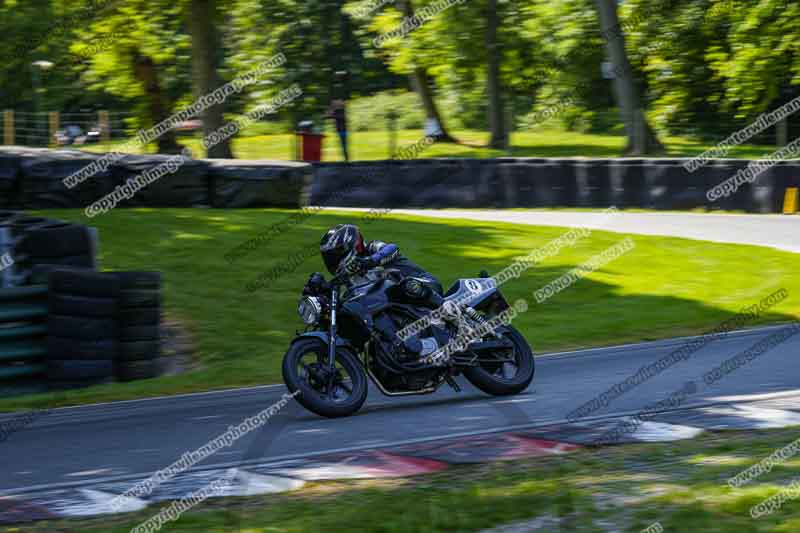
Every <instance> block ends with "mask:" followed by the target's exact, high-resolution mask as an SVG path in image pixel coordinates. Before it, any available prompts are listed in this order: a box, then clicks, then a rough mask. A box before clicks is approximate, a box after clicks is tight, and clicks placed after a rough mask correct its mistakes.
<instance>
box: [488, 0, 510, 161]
mask: <svg viewBox="0 0 800 533" xmlns="http://www.w3.org/2000/svg"><path fill="white" fill-rule="evenodd" d="M497 26H498V14H497V0H487V9H486V50H487V66H486V92H487V93H488V96H489V130H490V131H491V137H490V139H489V146H490V147H491V148H499V149H505V148H507V147H508V132H507V131H506V127H505V110H504V108H503V97H502V85H501V81H500V61H501V57H502V51H501V49H500V43H499V42H498V39H497Z"/></svg>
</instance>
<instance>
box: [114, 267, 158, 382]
mask: <svg viewBox="0 0 800 533" xmlns="http://www.w3.org/2000/svg"><path fill="white" fill-rule="evenodd" d="M114 275H115V276H116V277H117V280H118V281H119V287H120V293H119V300H118V301H119V321H118V322H119V327H120V342H119V354H118V357H117V364H116V369H115V373H116V376H117V379H119V380H120V381H131V380H134V379H146V378H152V377H156V376H158V375H159V373H160V371H159V366H158V361H159V357H160V355H161V353H160V352H161V274H160V273H158V272H115V273H114Z"/></svg>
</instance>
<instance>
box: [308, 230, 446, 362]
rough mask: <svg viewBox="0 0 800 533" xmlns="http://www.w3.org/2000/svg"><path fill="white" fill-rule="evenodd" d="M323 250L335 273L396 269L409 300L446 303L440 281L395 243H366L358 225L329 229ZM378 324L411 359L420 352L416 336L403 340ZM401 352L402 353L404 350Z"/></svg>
mask: <svg viewBox="0 0 800 533" xmlns="http://www.w3.org/2000/svg"><path fill="white" fill-rule="evenodd" d="M320 253H321V254H322V260H323V261H324V262H325V266H326V268H327V269H328V271H329V272H330V273H331V274H333V275H336V274H338V273H339V272H342V271H345V272H347V273H349V274H355V273H357V272H359V271H365V270H369V269H370V268H374V267H376V266H383V267H388V268H392V269H396V270H397V271H399V272H400V273H401V274H402V276H403V279H402V280H401V281H400V284H399V285H400V288H401V290H402V293H403V295H404V296H405V297H406V298H408V299H409V300H410V301H413V302H415V303H417V304H418V305H422V306H425V307H430V308H431V309H437V308H439V307H441V306H442V304H443V303H444V299H443V297H442V295H443V293H444V291H443V290H442V284H441V283H439V280H437V279H436V278H435V277H434V276H433V275H432V274H430V273H429V272H427V271H426V270H424V269H423V268H422V267H420V266H419V265H417V264H416V263H414V262H413V261H411V260H410V259H408V258H407V257H405V256H403V255H402V254H401V253H400V249H399V248H398V246H397V245H396V244H392V243H386V242H383V241H378V240H373V241H369V242H367V243H365V242H364V236H363V235H362V233H361V230H360V229H359V228H358V226H355V225H353V224H338V225H336V226H334V227H332V228H331V229H329V230H328V231H327V232H326V233H325V235H323V237H322V240H321V241H320ZM375 326H376V328H377V329H378V330H379V331H381V333H383V334H384V337H385V338H387V339H388V340H389V341H390V342H391V344H392V345H393V347H394V348H400V347H403V348H405V352H407V353H408V354H410V355H411V356H412V358H413V357H414V356H418V355H419V352H420V350H421V349H422V348H421V346H420V342H419V339H417V338H416V337H410V338H409V339H407V340H406V341H405V342H404V341H402V340H400V338H399V337H398V336H397V335H396V333H395V331H394V329H395V328H394V326H393V325H392V324H389V323H386V322H382V321H381V320H378V321H376V323H375ZM399 352H400V353H401V354H402V352H403V350H399Z"/></svg>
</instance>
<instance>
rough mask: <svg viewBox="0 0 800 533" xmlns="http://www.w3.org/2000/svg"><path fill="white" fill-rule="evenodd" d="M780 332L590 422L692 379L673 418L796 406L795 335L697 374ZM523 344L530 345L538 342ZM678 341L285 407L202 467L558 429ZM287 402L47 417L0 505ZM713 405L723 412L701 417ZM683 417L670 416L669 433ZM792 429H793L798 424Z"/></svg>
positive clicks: (745, 335)
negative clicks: (336, 414) (337, 409)
mask: <svg viewBox="0 0 800 533" xmlns="http://www.w3.org/2000/svg"><path fill="white" fill-rule="evenodd" d="M776 331H777V330H776V328H765V329H760V330H753V331H747V332H737V333H731V334H730V335H729V336H728V337H726V338H723V339H719V340H716V341H713V342H711V343H710V344H708V345H706V346H705V347H703V348H702V349H701V350H700V351H698V352H697V353H695V354H694V355H693V356H692V357H691V358H690V359H689V360H687V361H683V362H679V363H677V364H676V365H675V366H672V367H671V368H669V369H667V370H666V371H664V372H663V373H661V374H659V375H656V376H655V377H653V378H652V379H650V380H649V381H647V382H646V383H644V384H642V385H640V386H638V387H636V388H635V389H633V390H631V391H629V392H627V393H626V394H624V395H623V396H621V397H619V398H618V399H616V400H614V401H612V402H611V403H609V405H608V407H606V408H603V409H601V410H599V411H597V412H596V413H593V415H592V416H609V415H612V416H613V415H623V414H626V413H627V414H631V413H634V412H636V411H637V410H638V409H641V408H642V407H644V406H646V405H647V404H650V403H652V402H655V401H659V400H663V399H665V398H667V397H668V396H669V395H670V394H671V393H672V392H674V391H676V390H678V389H680V388H681V387H682V386H683V384H684V383H686V382H687V381H689V380H694V381H695V382H696V383H697V384H698V386H699V390H698V392H697V394H695V395H693V396H692V397H691V398H689V400H688V401H687V403H685V404H684V405H682V406H681V409H686V408H689V409H690V410H691V409H697V410H698V411H699V410H700V408H701V407H703V406H705V407H706V409H705V411H706V412H708V410H709V409H712V410H713V409H723V410H724V405H723V404H734V403H736V404H741V403H742V402H747V401H750V400H757V399H763V398H765V395H767V397H768V396H769V395H772V397H777V398H779V399H780V401H783V402H784V404H786V405H790V406H791V405H795V406H796V405H798V400H800V365H798V364H797V360H796V358H797V355H798V353H800V334H797V335H794V336H793V337H791V338H790V339H788V340H786V341H785V342H783V343H782V344H779V345H778V346H776V347H774V348H773V349H771V350H770V351H768V352H766V353H764V354H763V355H761V356H760V357H758V358H756V359H754V360H753V361H752V362H750V363H748V364H747V365H746V366H744V367H741V368H739V369H738V370H736V371H734V372H732V373H730V374H729V375H727V376H726V377H724V378H723V379H722V380H721V381H719V382H717V383H715V384H714V385H713V386H710V387H706V386H705V385H704V384H703V380H702V376H703V374H704V373H705V372H707V371H709V370H711V369H712V368H713V367H715V366H717V365H718V364H720V363H721V362H722V361H723V360H725V359H727V358H729V357H732V356H734V355H736V354H738V353H740V352H742V351H744V350H745V349H747V348H749V347H750V346H752V345H753V344H755V343H756V342H758V341H759V340H762V339H764V338H766V337H768V336H770V335H772V334H774V333H775V332H776ZM529 335H530V337H531V338H532V339H534V338H535V332H529ZM685 342H686V340H685V339H673V340H668V341H661V342H654V343H646V344H639V345H629V346H622V347H612V348H603V349H594V350H585V351H580V352H571V353H561V354H550V355H544V356H540V357H538V358H537V373H536V377H535V379H534V382H533V384H532V386H531V387H530V389H529V390H528V391H526V392H525V393H523V394H521V395H519V396H516V397H511V398H501V399H498V398H490V397H488V396H486V395H483V394H482V393H480V392H478V391H476V390H475V389H473V388H471V387H469V386H468V385H466V384H464V387H465V390H464V391H463V392H462V393H461V394H456V393H453V392H452V391H450V390H445V389H442V390H440V391H439V392H437V393H435V394H433V395H430V396H424V397H405V398H402V399H395V398H386V397H384V396H381V395H380V394H379V393H378V391H376V390H374V389H373V390H371V391H370V396H369V399H368V400H367V403H366V404H365V406H364V409H363V410H362V411H361V412H360V413H358V414H357V415H356V416H353V417H350V418H347V419H338V420H327V419H323V418H319V417H317V416H315V415H312V414H310V413H308V412H306V411H304V410H303V409H302V408H300V407H299V406H297V405H296V404H294V403H292V404H290V405H289V406H287V407H286V408H285V409H284V410H283V411H281V412H280V413H279V414H278V415H276V416H275V417H273V418H272V419H270V420H269V422H268V423H267V424H266V425H265V426H264V427H262V428H260V429H259V430H257V431H255V432H253V433H251V434H249V435H247V436H245V437H243V438H241V439H240V440H239V441H237V442H236V443H235V444H234V445H233V446H232V447H230V448H227V449H223V450H221V451H219V452H217V454H215V455H214V456H212V457H210V458H208V459H207V460H205V461H204V462H203V463H201V464H200V465H199V467H221V466H233V465H237V464H252V463H255V462H261V463H263V462H265V461H270V460H280V459H282V458H287V457H297V456H313V455H314V454H319V453H323V452H329V451H333V450H338V449H345V448H375V447H381V446H386V445H389V444H397V443H401V442H409V441H420V440H425V439H434V438H443V437H447V436H455V435H466V434H477V433H481V432H487V431H492V430H501V429H504V428H508V429H512V428H519V427H524V426H533V425H541V424H545V423H549V422H555V421H561V420H563V419H564V418H565V416H566V415H567V413H568V412H570V411H571V410H572V409H575V408H577V407H579V406H580V405H581V404H583V403H584V402H586V401H589V400H591V399H592V398H594V397H595V396H597V395H599V394H601V393H602V392H604V391H606V390H607V389H608V388H609V387H611V386H613V385H614V384H616V383H618V382H620V381H622V380H624V379H625V378H626V377H628V376H631V375H633V374H635V373H636V372H637V370H638V369H639V368H640V367H642V366H643V365H648V364H651V363H653V362H654V361H656V360H657V359H658V358H659V357H661V356H664V355H666V354H668V353H670V352H671V351H673V350H676V349H677V348H679V347H681V346H682V345H683V344H684V343H685ZM462 384H463V381H462ZM284 392H285V389H284V388H283V387H282V386H270V387H257V388H250V389H240V390H230V391H220V392H212V393H202V394H194V395H186V396H179V397H170V398H156V399H149V400H135V401H130V402H118V403H113V404H101V405H93V406H85V407H77V408H65V409H58V410H54V411H53V412H52V413H50V414H47V415H45V416H43V417H41V418H39V419H38V420H37V421H36V422H34V423H33V424H32V425H30V426H28V427H27V428H25V429H24V430H21V431H18V432H16V433H13V434H12V435H10V436H9V438H8V439H7V440H6V441H5V442H2V443H0V451H1V453H0V472H2V476H0V494H2V493H5V494H14V493H19V492H22V491H25V490H44V489H45V488H53V487H56V486H62V485H63V486H88V485H91V484H92V483H95V482H98V481H100V480H103V479H106V480H113V479H118V480H123V479H126V478H133V477H135V476H139V475H141V474H148V473H152V472H154V471H156V470H159V469H162V468H165V467H166V466H168V465H170V464H171V463H172V462H173V461H176V460H177V459H179V458H180V456H181V455H182V454H183V453H185V452H189V451H193V450H195V449H197V448H199V447H201V446H202V445H204V444H205V443H206V442H207V441H209V440H210V439H212V438H214V437H216V436H218V435H219V434H221V433H223V432H224V431H225V430H226V429H227V428H228V426H229V425H232V424H238V423H240V422H241V421H242V420H243V419H244V418H245V417H248V416H252V415H254V414H256V413H257V412H259V411H260V410H262V409H265V408H267V407H269V406H270V405H272V404H273V403H275V402H276V401H277V400H278V399H279V398H280V397H281V395H282V394H283V393H284ZM710 404H719V405H717V406H716V407H711V408H709V407H708V406H709V405H710ZM683 412H684V413H686V411H683ZM759 416H762V415H759V414H758V413H749V414H748V413H745V414H741V413H740V414H737V415H733V416H731V417H730V424H732V425H734V426H737V425H738V426H740V427H753V426H754V425H755V426H757V425H758V424H760V423H761V421H759V420H756V419H757V418H758V417H759ZM684 417H686V415H678V416H677V418H678V420H676V423H681V422H680V419H681V418H684ZM4 418H7V417H4ZM0 420H2V418H0ZM794 423H798V424H800V418H799V419H798V421H796V422H794Z"/></svg>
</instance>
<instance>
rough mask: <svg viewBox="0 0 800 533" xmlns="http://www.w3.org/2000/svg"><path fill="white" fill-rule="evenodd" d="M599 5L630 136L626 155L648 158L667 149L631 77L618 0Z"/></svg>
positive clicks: (616, 93) (617, 94)
mask: <svg viewBox="0 0 800 533" xmlns="http://www.w3.org/2000/svg"><path fill="white" fill-rule="evenodd" d="M596 2H597V11H598V13H599V16H600V28H601V29H602V31H603V33H602V35H604V36H608V37H605V38H604V40H605V42H606V51H607V52H608V57H609V59H610V60H611V63H612V65H613V66H614V72H615V76H614V96H615V97H616V100H617V106H618V107H619V109H620V112H621V114H622V121H623V123H624V124H625V132H626V133H627V135H628V146H627V147H626V150H625V152H626V155H645V154H651V153H654V152H660V151H663V150H664V146H663V145H662V144H661V142H659V140H658V138H657V137H656V135H655V133H654V132H653V129H652V128H651V127H650V125H649V124H648V123H647V119H646V118H645V115H644V111H643V110H642V104H641V100H640V98H639V93H638V91H637V90H636V84H635V82H634V79H633V76H632V75H631V65H630V62H629V61H628V54H627V53H626V52H625V35H624V34H623V32H622V27H621V26H620V24H619V17H618V16H617V4H616V0H596Z"/></svg>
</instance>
